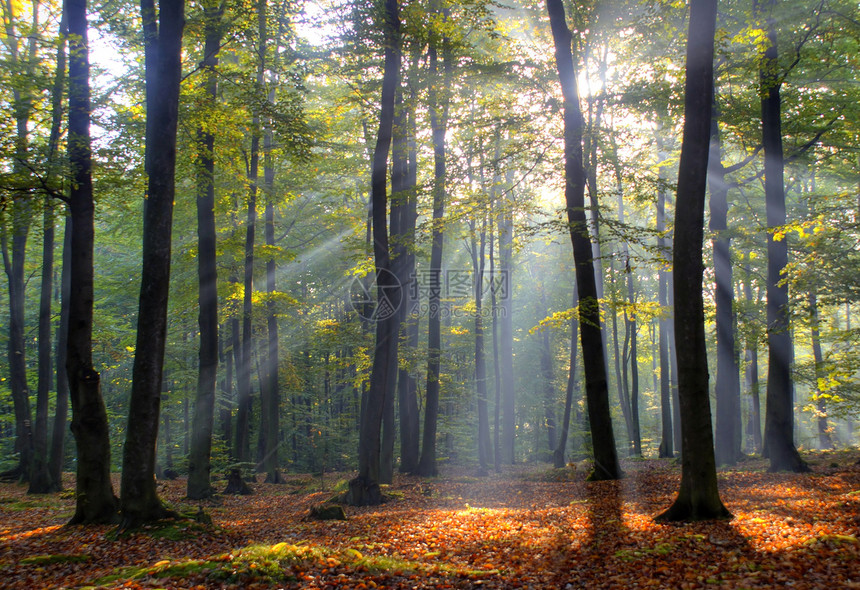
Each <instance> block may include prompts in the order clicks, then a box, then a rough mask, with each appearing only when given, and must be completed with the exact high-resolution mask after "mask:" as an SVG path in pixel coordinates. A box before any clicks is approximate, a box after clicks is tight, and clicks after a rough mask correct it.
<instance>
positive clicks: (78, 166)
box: [66, 0, 119, 524]
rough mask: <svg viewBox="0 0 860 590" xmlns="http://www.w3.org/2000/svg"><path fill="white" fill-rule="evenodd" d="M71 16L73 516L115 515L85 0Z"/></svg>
mask: <svg viewBox="0 0 860 590" xmlns="http://www.w3.org/2000/svg"><path fill="white" fill-rule="evenodd" d="M66 10H67V13H68V21H69V130H68V134H69V138H68V154H69V166H70V168H71V172H72V175H73V181H72V182H71V183H70V193H69V220H68V221H67V223H70V224H71V236H70V238H69V240H70V244H69V252H70V254H69V298H68V316H69V320H68V330H69V331H68V349H67V351H66V355H67V356H66V372H67V374H68V378H69V398H70V400H71V405H72V433H73V434H74V435H75V442H76V444H77V451H78V457H77V459H78V460H77V476H76V478H75V499H76V501H75V514H74V516H72V519H71V521H70V522H69V524H97V523H113V522H117V521H118V520H119V515H118V513H117V509H118V508H119V501H118V500H117V498H116V496H114V493H113V487H112V485H111V480H110V463H111V461H110V430H109V428H108V420H107V411H106V409H105V404H104V400H103V399H102V395H101V390H100V381H99V374H98V373H97V372H96V370H95V369H94V368H93V360H92V350H93V346H92V330H93V243H94V242H93V234H94V206H93V183H92V152H91V148H90V85H89V71H90V66H89V45H88V42H87V3H86V0H67V2H66Z"/></svg>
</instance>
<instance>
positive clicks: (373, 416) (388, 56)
mask: <svg viewBox="0 0 860 590" xmlns="http://www.w3.org/2000/svg"><path fill="white" fill-rule="evenodd" d="M384 19H385V22H384V29H385V63H384V68H383V74H382V97H381V100H380V109H379V113H380V117H379V131H378V133H377V136H376V147H375V149H374V152H373V166H372V169H371V181H370V184H371V186H370V201H371V207H372V212H371V214H372V216H373V254H374V259H375V262H376V284H377V312H376V320H377V326H376V347H375V350H374V357H373V367H372V368H371V374H370V384H369V387H368V390H367V403H366V405H365V408H364V411H363V412H362V419H361V431H360V433H359V442H358V476H357V477H356V478H354V479H352V480H351V481H350V482H349V495H350V498H349V500H350V502H349V503H350V504H353V505H356V506H364V505H374V504H379V503H380V502H381V501H382V493H381V492H380V489H379V482H380V467H381V465H380V460H381V459H380V452H381V446H382V445H381V440H380V428H381V427H382V420H383V414H384V411H385V403H386V397H389V396H393V395H395V391H394V388H395V382H394V380H395V379H396V378H397V339H398V332H399V325H398V324H399V321H398V320H399V311H398V307H399V305H400V304H401V299H402V292H401V288H400V284H399V283H398V282H397V278H396V277H395V276H394V274H393V273H392V272H391V259H390V250H389V243H388V223H387V219H386V216H387V213H388V197H387V192H386V190H387V189H386V176H387V168H388V152H389V150H390V148H391V138H392V133H393V126H394V103H395V97H396V94H397V87H398V84H399V79H400V7H399V5H398V3H397V0H385V13H384ZM386 303H387V304H388V305H386Z"/></svg>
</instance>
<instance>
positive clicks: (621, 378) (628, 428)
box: [609, 257, 633, 456]
mask: <svg viewBox="0 0 860 590" xmlns="http://www.w3.org/2000/svg"><path fill="white" fill-rule="evenodd" d="M615 276H616V273H615V258H614V257H612V258H610V259H609V286H610V292H611V293H612V299H613V301H614V303H613V304H612V349H613V352H614V353H615V354H614V355H613V356H614V359H615V363H614V364H615V386H616V387H617V388H618V405H619V406H620V407H621V415H622V416H623V417H624V429H625V432H626V434H627V445H626V446H627V455H628V456H633V420H632V418H631V416H630V394H629V391H628V388H627V367H626V366H625V365H624V362H623V359H624V357H626V356H627V339H628V338H629V334H630V331H629V326H628V327H627V330H625V341H624V353H623V354H622V352H621V350H620V347H619V346H618V308H619V307H620V305H619V303H620V298H619V297H618V289H617V287H616V284H615Z"/></svg>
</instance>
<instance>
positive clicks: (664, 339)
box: [656, 137, 675, 458]
mask: <svg viewBox="0 0 860 590" xmlns="http://www.w3.org/2000/svg"><path fill="white" fill-rule="evenodd" d="M657 144H658V146H659V149H660V153H659V154H658V158H659V159H660V161H661V162H662V161H663V160H665V154H664V153H663V151H662V147H663V146H662V141H661V140H660V138H659V137H658V139H657ZM664 174H665V172H664V171H663V166H661V167H660V175H659V177H658V180H664V179H663V178H662V176H663V175H664ZM656 229H657V248H658V249H659V250H660V255H661V256H666V258H669V257H671V254H672V253H671V252H670V251H669V248H668V247H667V245H666V236H665V234H666V191H665V190H664V189H663V188H662V183H661V186H660V188H659V189H658V193H657V228H656ZM667 266H668V265H667V264H660V269H659V270H658V271H657V302H658V303H659V304H660V308H661V309H662V310H665V313H667V314H668V313H671V312H670V310H669V298H668V283H669V278H668V276H667V275H668V273H669V271H668V270H667V268H666V267H667ZM658 322H659V330H660V334H659V338H660V344H659V348H660V353H659V355H660V450H659V455H660V457H661V458H665V457H674V456H675V444H674V442H675V441H674V434H673V429H672V422H673V420H672V388H671V385H670V383H669V372H670V368H669V320H668V318H667V317H663V316H661V317H660V319H659V320H658ZM673 353H674V351H673Z"/></svg>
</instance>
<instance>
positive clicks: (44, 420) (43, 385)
mask: <svg viewBox="0 0 860 590" xmlns="http://www.w3.org/2000/svg"><path fill="white" fill-rule="evenodd" d="M67 28H68V24H67V16H66V12H65V10H63V14H62V16H61V17H60V30H59V33H60V36H61V39H60V43H59V46H58V47H57V67H56V73H55V75H54V85H53V88H52V89H51V131H50V135H49V138H48V171H47V176H48V178H47V181H48V185H49V186H53V185H54V184H56V182H57V177H58V176H59V172H60V166H61V163H60V158H59V156H58V151H59V150H58V146H59V140H60V128H61V126H62V123H63V95H64V90H65V76H66V40H65V37H66V35H67ZM52 198H53V197H51V196H48V197H46V198H45V211H44V219H43V221H44V225H43V227H44V236H43V241H42V284H41V293H40V301H39V383H38V386H37V394H36V428H35V431H34V438H33V450H34V456H33V468H32V472H31V474H30V489H29V492H31V493H47V492H58V491H60V489H62V473H61V471H62V467H60V468H59V469H56V470H54V469H52V463H51V457H50V456H49V448H48V397H49V394H50V391H51V388H52V386H53V384H54V366H53V355H52V352H53V351H52V342H51V333H52V329H51V323H52V316H51V297H52V290H53V277H54V241H55V237H54V225H55V221H54V220H55V213H54V204H53V202H52ZM57 397H58V399H57V401H58V405H61V403H62V402H60V400H59V389H58V393H57ZM63 422H65V415H64V416H63Z"/></svg>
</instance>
